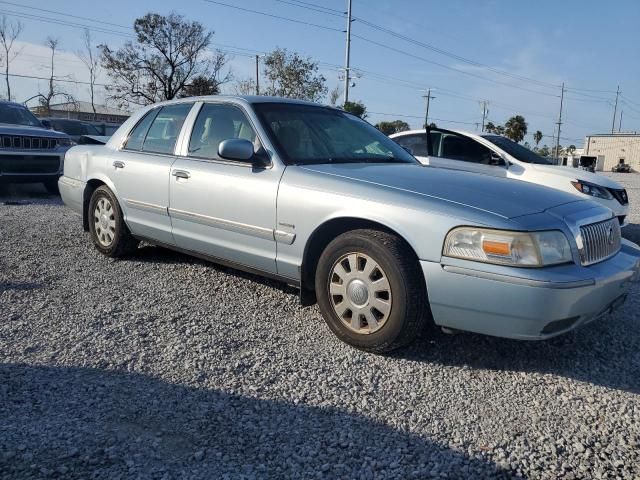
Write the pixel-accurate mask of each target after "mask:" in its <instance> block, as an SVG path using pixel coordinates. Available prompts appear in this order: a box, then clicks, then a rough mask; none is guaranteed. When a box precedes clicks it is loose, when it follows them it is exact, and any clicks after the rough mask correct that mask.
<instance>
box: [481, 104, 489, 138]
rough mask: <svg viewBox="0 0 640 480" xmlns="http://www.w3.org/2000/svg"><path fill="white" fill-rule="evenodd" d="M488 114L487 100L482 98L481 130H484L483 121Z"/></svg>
mask: <svg viewBox="0 0 640 480" xmlns="http://www.w3.org/2000/svg"><path fill="white" fill-rule="evenodd" d="M488 114H489V111H488V110H487V101H486V100H483V101H482V130H481V132H484V122H485V120H486V119H487V115H488Z"/></svg>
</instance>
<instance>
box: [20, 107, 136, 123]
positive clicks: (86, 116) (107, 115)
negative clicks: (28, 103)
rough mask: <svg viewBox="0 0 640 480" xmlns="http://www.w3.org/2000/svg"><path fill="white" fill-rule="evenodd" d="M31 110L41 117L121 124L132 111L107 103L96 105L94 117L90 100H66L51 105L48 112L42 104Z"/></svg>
mask: <svg viewBox="0 0 640 480" xmlns="http://www.w3.org/2000/svg"><path fill="white" fill-rule="evenodd" d="M31 111H32V112H33V113H35V114H36V115H37V116H39V117H55V118H67V119H72V120H82V121H85V122H100V123H108V124H117V125H120V124H121V123H123V122H124V121H125V120H126V119H127V118H129V115H130V113H129V112H124V111H122V110H118V109H117V108H112V107H108V106H106V105H96V115H95V117H96V118H95V119H94V115H93V108H91V103H90V102H79V101H78V102H66V103H57V104H54V105H51V112H50V113H49V114H47V111H46V109H45V108H43V107H41V106H37V107H32V108H31Z"/></svg>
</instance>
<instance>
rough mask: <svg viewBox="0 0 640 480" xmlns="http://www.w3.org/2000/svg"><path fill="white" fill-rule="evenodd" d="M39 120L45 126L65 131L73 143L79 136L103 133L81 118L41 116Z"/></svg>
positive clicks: (76, 141)
mask: <svg viewBox="0 0 640 480" xmlns="http://www.w3.org/2000/svg"><path fill="white" fill-rule="evenodd" d="M40 121H41V122H42V124H43V125H44V126H45V127H48V128H52V129H53V130H56V131H58V132H63V133H66V134H67V135H69V137H70V138H71V140H72V141H73V142H75V143H78V141H79V140H80V137H82V136H83V135H103V133H102V132H101V131H100V130H99V129H98V128H97V127H96V126H95V125H93V124H91V123H89V122H83V121H81V120H72V119H67V118H41V119H40Z"/></svg>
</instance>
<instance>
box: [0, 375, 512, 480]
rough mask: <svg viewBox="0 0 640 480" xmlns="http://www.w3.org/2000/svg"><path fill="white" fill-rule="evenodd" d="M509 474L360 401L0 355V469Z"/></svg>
mask: <svg viewBox="0 0 640 480" xmlns="http://www.w3.org/2000/svg"><path fill="white" fill-rule="evenodd" d="M374 472H375V475H376V478H378V477H380V478H382V477H384V478H425V477H429V476H437V475H438V474H439V473H444V472H446V473H447V474H448V476H449V477H448V478H487V477H498V478H508V477H510V476H511V475H510V474H509V473H508V472H506V471H504V470H502V469H500V468H499V467H498V466H496V465H495V464H493V463H492V462H490V461H489V460H486V459H483V458H475V457H469V456H467V455H466V454H465V453H463V452H460V451H456V450H452V449H449V448H448V447H446V446H442V445H439V444H436V443H433V442H431V441H430V440H428V439H426V438H424V437H421V436H417V435H414V434H412V433H408V432H403V431H398V430H395V429H393V428H390V427H389V426H386V425H384V424H381V423H378V422H375V421H373V420H371V419H369V418H366V417H364V416H362V415H359V414H357V413H349V412H345V411H341V410H337V409H333V408H324V407H323V408H318V407H311V406H306V405H302V404H298V405H294V404H289V403H285V402H282V401H273V400H264V399H258V398H251V397H247V396H240V395H237V394H231V393H226V392H222V391H219V390H213V389H206V388H194V387H190V386H182V385H176V384H173V383H169V382H165V381H162V380H159V379H157V378H153V377H151V376H147V375H142V374H137V373H130V372H124V371H105V370H98V369H90V368H75V367H73V368H69V367H47V366H30V365H24V364H0V478H44V477H47V478H65V479H70V478H222V477H223V476H225V475H226V477H225V478H266V477H269V478H339V477H340V478H342V477H345V478H374Z"/></svg>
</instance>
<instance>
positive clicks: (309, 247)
mask: <svg viewBox="0 0 640 480" xmlns="http://www.w3.org/2000/svg"><path fill="white" fill-rule="evenodd" d="M362 229H371V230H379V231H383V232H386V233H390V234H392V235H395V236H396V237H398V238H400V239H401V240H402V241H404V242H405V243H406V244H407V246H408V247H409V249H410V250H411V251H412V252H413V254H414V255H415V259H416V261H418V259H419V257H418V254H417V252H416V249H415V248H414V247H413V245H411V242H410V241H409V240H408V239H407V238H406V236H405V235H403V234H402V233H400V232H399V231H398V230H397V229H395V228H393V227H391V226H389V225H386V224H384V223H381V222H380V221H377V220H372V219H368V218H363V217H354V216H341V217H334V218H331V219H328V220H326V221H325V222H323V223H322V224H320V225H319V226H318V227H316V229H315V230H314V231H313V232H312V233H311V235H310V236H309V239H308V240H307V242H306V244H305V247H304V252H303V256H302V265H301V269H300V300H301V303H302V304H303V305H313V304H314V303H315V302H316V296H315V274H316V269H317V266H318V261H319V259H320V256H321V255H322V252H323V251H324V249H325V248H326V246H327V245H328V244H329V243H330V242H331V241H332V240H333V239H334V238H336V237H337V236H338V235H342V234H343V233H347V232H350V231H353V230H362Z"/></svg>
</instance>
